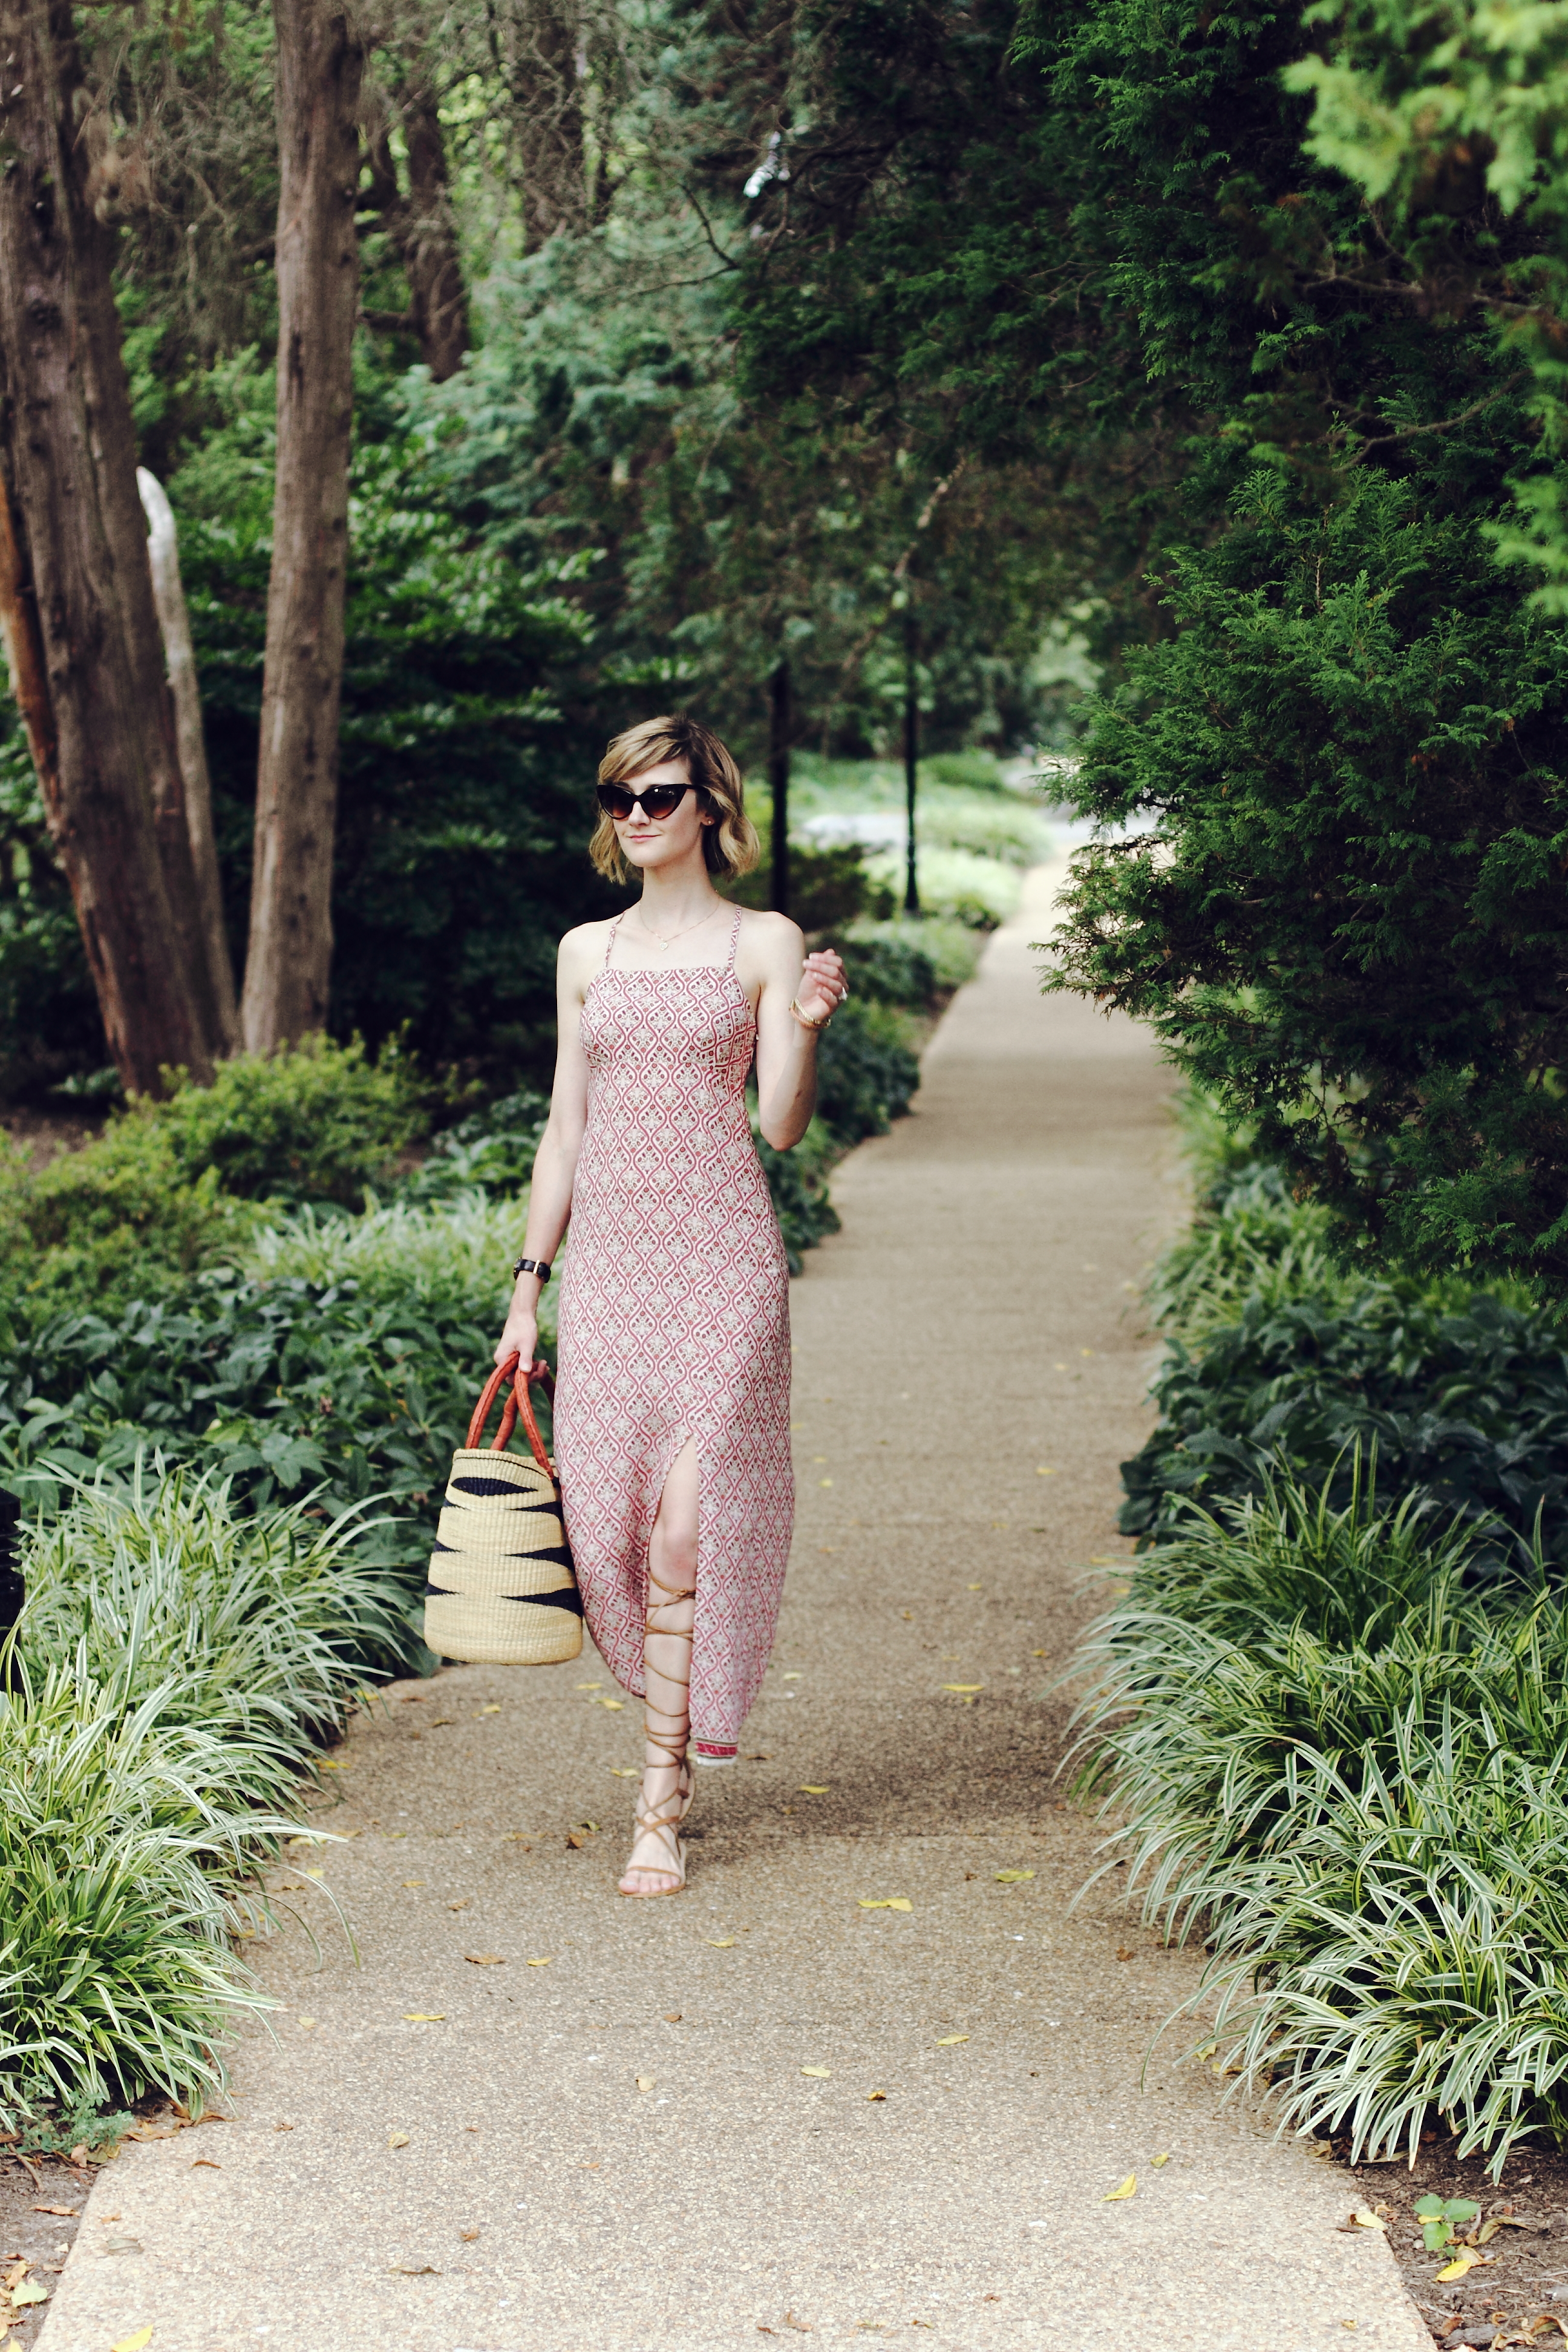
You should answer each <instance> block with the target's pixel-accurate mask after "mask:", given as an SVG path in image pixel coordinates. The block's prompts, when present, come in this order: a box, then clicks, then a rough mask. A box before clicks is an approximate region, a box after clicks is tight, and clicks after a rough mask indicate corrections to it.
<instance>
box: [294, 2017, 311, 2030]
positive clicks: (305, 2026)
mask: <svg viewBox="0 0 1568 2352" xmlns="http://www.w3.org/2000/svg"><path fill="white" fill-rule="evenodd" d="M294 2022H295V2024H296V2025H298V2026H299V2027H300V2029H301V2030H302V2032H306V2033H314V2032H315V2030H316V2021H315V2019H314V2018H313V2017H297V2018H296V2019H295V2020H294Z"/></svg>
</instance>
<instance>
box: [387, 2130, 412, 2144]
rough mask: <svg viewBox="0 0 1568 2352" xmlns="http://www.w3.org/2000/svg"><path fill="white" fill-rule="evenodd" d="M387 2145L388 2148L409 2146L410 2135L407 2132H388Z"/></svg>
mask: <svg viewBox="0 0 1568 2352" xmlns="http://www.w3.org/2000/svg"><path fill="white" fill-rule="evenodd" d="M386 2145H387V2147H407V2146H408V2134H407V2133H406V2132H388V2133H387V2135H386Z"/></svg>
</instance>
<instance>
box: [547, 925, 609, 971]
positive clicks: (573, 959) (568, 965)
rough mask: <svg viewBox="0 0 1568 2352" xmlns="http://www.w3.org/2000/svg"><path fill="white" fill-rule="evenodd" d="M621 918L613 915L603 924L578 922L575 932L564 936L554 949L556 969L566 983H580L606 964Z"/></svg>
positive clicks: (571, 931) (565, 932)
mask: <svg viewBox="0 0 1568 2352" xmlns="http://www.w3.org/2000/svg"><path fill="white" fill-rule="evenodd" d="M618 919H619V918H618V917H616V916H611V917H609V918H607V919H605V921H603V922H598V923H579V924H577V926H576V927H575V929H573V930H570V931H563V933H562V936H561V944H560V946H559V947H558V948H557V949H556V950H555V969H556V972H557V974H558V976H559V977H560V978H561V979H562V980H563V981H580V980H582V979H583V978H584V976H585V975H587V974H590V973H592V972H594V971H597V969H598V967H599V966H600V964H602V963H603V962H604V961H605V949H606V948H607V947H608V945H609V943H610V933H611V931H612V930H613V929H614V928H615V925H616V921H617V920H618Z"/></svg>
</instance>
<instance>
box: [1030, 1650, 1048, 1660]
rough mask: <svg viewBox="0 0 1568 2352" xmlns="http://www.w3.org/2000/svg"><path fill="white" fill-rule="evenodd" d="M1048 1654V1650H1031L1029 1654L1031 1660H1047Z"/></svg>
mask: <svg viewBox="0 0 1568 2352" xmlns="http://www.w3.org/2000/svg"><path fill="white" fill-rule="evenodd" d="M1029 1655H1030V1657H1031V1658H1048V1657H1049V1656H1050V1652H1049V1651H1048V1650H1031V1651H1030V1653H1029Z"/></svg>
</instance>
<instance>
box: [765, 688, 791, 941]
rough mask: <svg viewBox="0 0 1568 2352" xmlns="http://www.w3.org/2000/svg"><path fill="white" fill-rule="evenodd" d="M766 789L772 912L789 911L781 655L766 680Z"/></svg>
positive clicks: (786, 714) (785, 696)
mask: <svg viewBox="0 0 1568 2352" xmlns="http://www.w3.org/2000/svg"><path fill="white" fill-rule="evenodd" d="M769 688H770V696H769V700H770V708H769V712H768V722H769V723H768V789H769V790H770V792H771V793H773V912H774V914H775V915H787V914H788V912H789V745H790V708H789V663H788V662H787V661H786V660H784V659H783V658H781V659H780V662H779V665H778V667H777V668H776V669H775V670H774V672H773V677H772V678H771V679H770V680H769Z"/></svg>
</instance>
